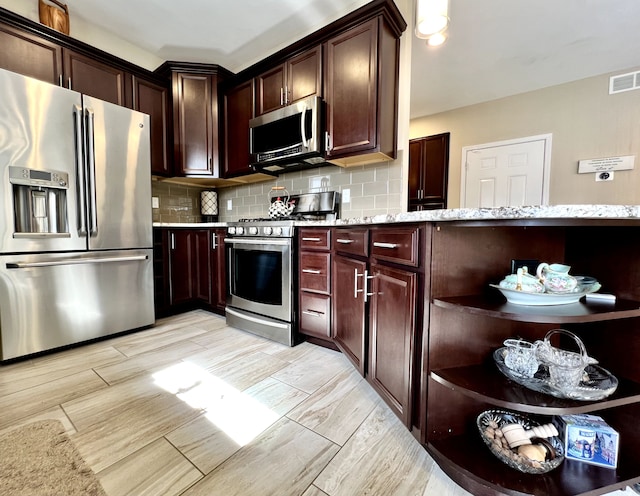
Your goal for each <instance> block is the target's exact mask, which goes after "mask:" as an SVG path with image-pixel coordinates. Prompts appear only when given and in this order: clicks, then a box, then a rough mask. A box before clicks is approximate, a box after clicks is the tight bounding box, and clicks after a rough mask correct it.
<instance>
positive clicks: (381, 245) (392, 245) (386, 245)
mask: <svg viewBox="0 0 640 496" xmlns="http://www.w3.org/2000/svg"><path fill="white" fill-rule="evenodd" d="M373 246H375V247H376V248H389V249H390V250H393V249H394V248H397V247H398V246H400V245H399V244H397V243H380V242H378V241H375V242H374V243H373Z"/></svg>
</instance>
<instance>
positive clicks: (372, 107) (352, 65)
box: [324, 16, 400, 166]
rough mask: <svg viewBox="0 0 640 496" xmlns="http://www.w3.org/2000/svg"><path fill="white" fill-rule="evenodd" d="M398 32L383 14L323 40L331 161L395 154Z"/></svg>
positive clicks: (381, 158) (351, 162)
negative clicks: (396, 32) (389, 24)
mask: <svg viewBox="0 0 640 496" xmlns="http://www.w3.org/2000/svg"><path fill="white" fill-rule="evenodd" d="M399 46H400V43H399V37H398V36H396V34H395V32H394V31H393V30H392V29H391V28H390V27H389V26H388V24H387V21H386V20H385V18H384V17H383V16H380V17H377V18H374V19H371V20H369V21H366V22H363V23H362V24H360V25H357V26H355V27H353V28H351V29H348V30H347V31H345V32H343V33H341V34H339V35H337V36H335V37H333V38H331V39H330V40H328V41H327V43H326V51H325V52H326V64H325V72H324V88H325V91H324V97H325V101H326V109H327V110H326V120H327V134H328V139H327V151H326V156H327V159H328V160H329V161H331V162H332V163H335V164H336V165H341V166H349V165H356V164H358V165H361V164H365V163H374V162H381V161H385V160H390V159H394V158H395V157H396V148H397V147H396V144H397V102H398V71H399Z"/></svg>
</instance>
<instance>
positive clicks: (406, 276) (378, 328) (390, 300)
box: [367, 264, 418, 426]
mask: <svg viewBox="0 0 640 496" xmlns="http://www.w3.org/2000/svg"><path fill="white" fill-rule="evenodd" d="M371 276H372V277H373V278H372V280H371V281H372V284H371V289H372V293H373V295H371V297H370V298H371V303H370V307H369V322H370V325H369V367H368V371H367V380H368V381H369V383H370V384H371V385H372V386H373V387H374V388H375V389H376V391H377V392H378V394H380V395H381V396H382V397H383V398H384V400H385V401H386V402H387V404H389V406H390V407H391V409H392V410H393V411H394V412H395V414H396V415H397V416H398V417H399V418H400V419H401V420H402V422H403V423H404V424H405V425H406V426H410V423H411V407H412V401H411V399H412V398H411V390H410V389H411V383H412V382H411V374H412V367H411V366H410V364H411V363H412V357H411V353H412V350H413V349H414V346H413V341H414V336H415V334H416V319H415V313H416V312H415V307H416V301H417V294H416V291H417V278H418V276H417V274H415V273H412V272H408V271H406V270H400V269H394V268H391V267H385V266H383V265H379V264H372V265H371Z"/></svg>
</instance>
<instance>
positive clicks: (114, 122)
mask: <svg viewBox="0 0 640 496" xmlns="http://www.w3.org/2000/svg"><path fill="white" fill-rule="evenodd" d="M0 88H2V93H3V96H2V99H0V181H1V182H0V188H2V196H0V198H1V201H2V202H3V207H4V208H3V210H2V212H0V338H1V341H0V360H8V359H11V358H15V357H19V356H23V355H28V354H31V353H36V352H40V351H44V350H48V349H52V348H56V347H59V346H65V345H68V344H73V343H77V342H81V341H85V340H89V339H93V338H96V337H100V336H104V335H107V334H112V333H116V332H121V331H125V330H130V329H135V328H138V327H143V326H146V325H150V324H152V323H153V322H154V314H153V276H152V251H151V245H152V226H151V173H150V151H149V118H148V116H146V115H144V114H141V113H139V112H135V111H132V110H129V109H126V108H123V107H119V106H116V105H112V104H110V103H106V102H102V101H100V100H97V99H95V98H90V97H87V96H86V95H81V94H80V93H77V92H74V91H71V90H67V89H64V88H61V87H57V86H54V85H51V84H47V83H44V82H41V81H38V80H35V79H31V78H27V77H24V76H21V75H18V74H14V73H11V72H9V71H5V70H0Z"/></svg>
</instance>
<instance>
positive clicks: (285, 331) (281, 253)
mask: <svg viewBox="0 0 640 496" xmlns="http://www.w3.org/2000/svg"><path fill="white" fill-rule="evenodd" d="M290 201H291V202H293V203H294V204H295V208H294V210H293V212H292V213H291V217H290V218H288V219H285V220H272V219H246V220H244V221H239V222H234V223H230V224H229V226H228V227H227V238H225V243H226V247H227V248H226V249H227V307H226V316H227V324H228V325H230V326H232V327H236V328H238V329H243V330H245V331H249V332H253V333H255V334H259V335H261V336H264V337H266V338H269V339H272V340H274V341H277V342H279V343H282V344H286V345H288V346H293V345H295V344H296V336H297V322H296V319H295V316H296V306H297V293H298V285H297V254H296V246H297V240H296V226H295V224H296V221H297V220H332V219H335V218H337V216H338V213H339V205H340V202H339V194H338V193H336V192H333V191H331V192H322V193H307V194H304V195H297V196H292V197H291V199H290Z"/></svg>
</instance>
